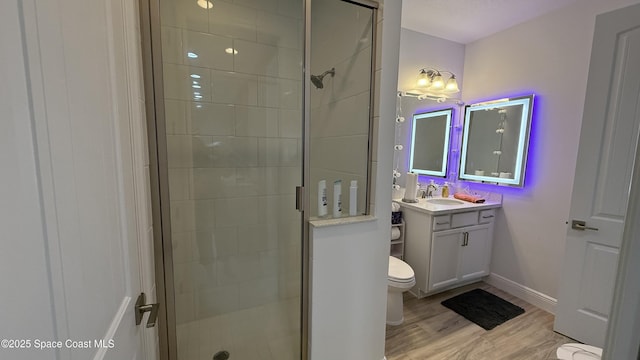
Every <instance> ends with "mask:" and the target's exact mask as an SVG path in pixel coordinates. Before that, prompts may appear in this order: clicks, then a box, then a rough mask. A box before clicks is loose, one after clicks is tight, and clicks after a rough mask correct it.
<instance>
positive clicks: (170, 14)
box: [160, 0, 210, 31]
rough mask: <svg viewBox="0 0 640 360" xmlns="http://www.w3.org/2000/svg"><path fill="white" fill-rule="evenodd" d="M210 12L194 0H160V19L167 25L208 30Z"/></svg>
mask: <svg viewBox="0 0 640 360" xmlns="http://www.w3.org/2000/svg"><path fill="white" fill-rule="evenodd" d="M209 12H210V10H206V9H203V8H201V7H200V6H198V4H197V2H196V1H194V0H160V19H161V22H162V24H163V25H166V26H173V27H179V28H183V29H189V30H196V31H207V29H208V28H209V25H208V17H209Z"/></svg>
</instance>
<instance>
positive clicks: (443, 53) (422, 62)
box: [394, 29, 465, 187]
mask: <svg viewBox="0 0 640 360" xmlns="http://www.w3.org/2000/svg"><path fill="white" fill-rule="evenodd" d="M464 54H465V46H464V45H463V44H460V43H456V42H453V41H449V40H445V39H441V38H437V37H434V36H431V35H427V34H422V33H419V32H415V31H413V30H408V29H402V30H401V33H400V60H399V62H400V66H399V70H398V90H399V91H410V90H411V89H415V86H416V77H417V76H418V72H419V70H420V69H422V68H424V67H427V68H436V69H438V70H447V71H451V72H453V73H454V74H456V80H457V81H458V85H459V86H460V88H461V89H463V88H464V87H463V81H464ZM447 75H448V74H444V76H445V79H446V76H447ZM456 96H457V97H460V93H458V94H456ZM400 105H401V107H402V112H401V115H402V116H404V118H405V122H404V123H403V124H400V125H399V130H398V143H399V144H402V145H404V148H403V150H398V151H395V154H394V157H395V158H394V168H397V169H398V171H400V173H401V174H402V176H401V177H400V178H399V179H398V184H399V185H400V186H402V187H404V186H405V179H406V176H405V174H406V173H407V172H408V171H409V156H410V152H411V127H412V121H413V115H414V114H418V113H422V112H427V111H431V110H440V109H446V108H453V109H454V113H453V117H452V123H454V122H456V119H457V118H458V114H459V110H460V107H459V106H457V105H456V104H455V103H454V102H452V101H447V102H445V103H437V102H436V101H434V100H418V99H417V98H414V97H408V96H407V97H402V98H401V99H400ZM452 134H453V135H454V136H453V137H452V139H453V140H454V143H453V144H452V145H453V146H455V144H457V142H456V140H457V139H456V136H457V135H459V132H453V133H452ZM455 160H456V159H450V161H451V163H450V165H449V168H448V173H451V172H452V171H453V169H454V168H455V167H456V165H455ZM427 179H430V178H429V177H424V176H421V177H420V179H419V181H420V183H427V182H428V180H427ZM434 179H436V181H437V182H438V183H442V181H443V179H438V178H434Z"/></svg>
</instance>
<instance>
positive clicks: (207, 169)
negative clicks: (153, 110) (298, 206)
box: [160, 0, 303, 324]
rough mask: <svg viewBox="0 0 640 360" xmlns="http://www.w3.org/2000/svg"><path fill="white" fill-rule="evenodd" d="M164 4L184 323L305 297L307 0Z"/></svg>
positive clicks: (178, 0)
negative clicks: (300, 196) (301, 190)
mask: <svg viewBox="0 0 640 360" xmlns="http://www.w3.org/2000/svg"><path fill="white" fill-rule="evenodd" d="M160 2H161V19H162V20H161V22H162V25H163V26H162V46H163V48H162V54H163V66H164V71H163V73H164V91H165V110H166V131H167V147H168V149H167V150H168V167H169V185H170V199H171V217H172V221H171V232H172V242H173V266H174V277H175V280H174V281H175V300H176V319H177V322H178V324H182V323H186V322H189V321H192V320H198V319H204V318H207V317H211V316H216V315H220V314H226V313H231V312H234V311H238V310H242V309H247V308H251V307H255V306H260V305H263V304H267V303H273V302H277V301H284V300H286V299H290V298H293V297H298V296H299V295H300V268H301V267H300V215H299V213H298V212H297V211H296V210H295V208H294V204H295V191H294V190H295V186H296V185H300V184H301V168H300V164H301V146H302V143H301V133H302V127H301V126H302V120H301V119H302V108H301V103H302V65H301V63H302V53H303V51H302V34H303V19H302V1H300V0H253V1H252V0H235V1H222V0H215V1H213V7H212V8H211V9H208V10H207V9H203V8H201V7H199V6H198V5H197V3H196V1H195V0H189V1H187V0H161V1H160ZM294 310H295V309H294Z"/></svg>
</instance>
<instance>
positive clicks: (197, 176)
mask: <svg viewBox="0 0 640 360" xmlns="http://www.w3.org/2000/svg"><path fill="white" fill-rule="evenodd" d="M235 191H236V169H235V168H195V169H193V197H194V198H195V199H213V198H218V197H225V196H228V195H229V194H234V193H235Z"/></svg>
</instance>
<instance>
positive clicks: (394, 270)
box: [388, 256, 415, 284]
mask: <svg viewBox="0 0 640 360" xmlns="http://www.w3.org/2000/svg"><path fill="white" fill-rule="evenodd" d="M388 277H389V281H390V282H394V283H400V284H403V283H410V282H413V281H415V273H414V272H413V269H412V268H411V266H409V264H407V263H406V262H404V261H402V260H400V259H398V258H396V257H393V256H389V272H388Z"/></svg>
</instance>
